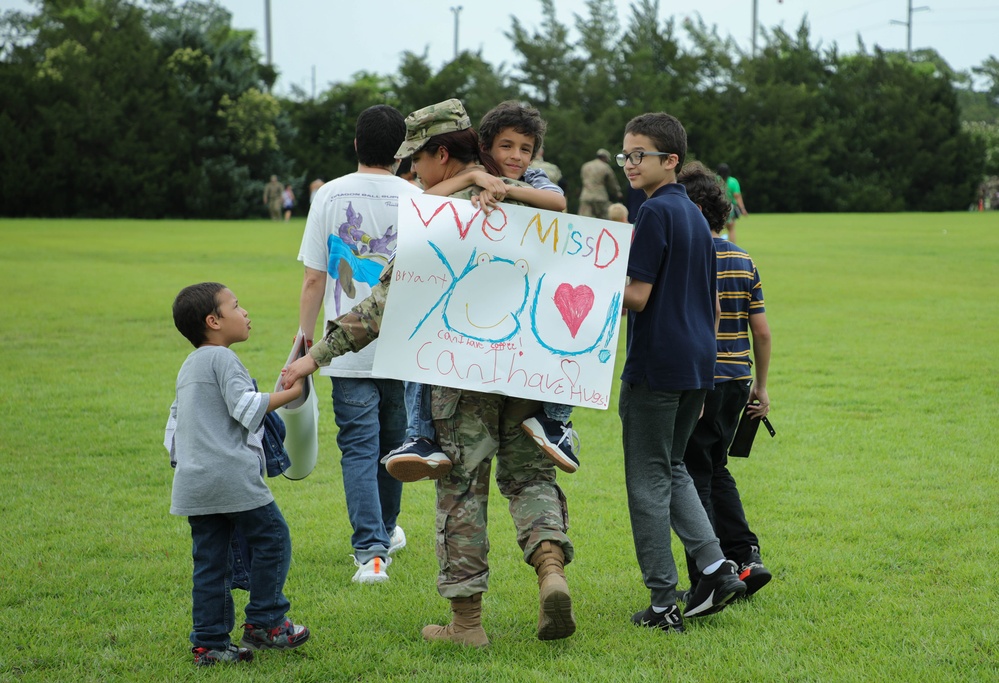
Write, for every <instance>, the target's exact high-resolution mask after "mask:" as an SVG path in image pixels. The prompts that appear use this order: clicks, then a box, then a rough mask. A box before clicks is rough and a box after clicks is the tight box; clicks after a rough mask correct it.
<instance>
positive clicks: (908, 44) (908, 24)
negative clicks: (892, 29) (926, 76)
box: [891, 0, 930, 59]
mask: <svg viewBox="0 0 999 683" xmlns="http://www.w3.org/2000/svg"><path fill="white" fill-rule="evenodd" d="M908 1H909V13H908V18H907V19H906V20H905V21H898V20H897V19H892V20H891V23H893V24H898V25H899V26H905V34H906V36H905V56H906V57H907V58H909V59H912V13H913V12H925V11H928V10H929V9H930V8H929V7H928V6H926V5H923V6H921V7H913V6H912V0H908Z"/></svg>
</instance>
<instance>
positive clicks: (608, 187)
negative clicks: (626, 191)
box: [579, 149, 621, 218]
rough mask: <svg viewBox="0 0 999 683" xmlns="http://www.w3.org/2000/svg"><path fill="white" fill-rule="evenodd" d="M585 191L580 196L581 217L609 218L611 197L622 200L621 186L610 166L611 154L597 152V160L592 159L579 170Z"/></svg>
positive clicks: (603, 150) (601, 151) (599, 150)
mask: <svg viewBox="0 0 999 683" xmlns="http://www.w3.org/2000/svg"><path fill="white" fill-rule="evenodd" d="M579 175H580V177H581V178H582V180H583V191H582V192H581V193H580V194H579V215H580V216H593V217H595V218H607V208H608V207H609V206H610V197H611V195H613V196H614V199H615V200H620V199H621V186H620V185H618V184H617V179H616V178H615V177H614V170H613V169H612V168H611V166H610V152H608V151H607V150H606V149H598V150H597V158H596V159H590V160H589V161H587V162H586V163H585V164H583V166H582V167H581V168H580V169H579Z"/></svg>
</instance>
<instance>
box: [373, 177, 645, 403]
mask: <svg viewBox="0 0 999 683" xmlns="http://www.w3.org/2000/svg"><path fill="white" fill-rule="evenodd" d="M630 242H631V226H630V225H628V224H626V223H616V222H611V221H605V220H600V219H596V218H585V217H582V216H574V215H570V214H563V213H556V212H553V211H542V210H539V209H533V208H530V207H526V206H517V205H513V204H501V205H500V206H499V207H498V208H496V209H495V210H493V211H492V212H491V213H490V214H489V215H488V216H486V214H485V212H483V211H481V210H479V209H476V208H474V207H473V206H472V204H471V202H468V201H465V200H461V199H450V198H447V197H434V196H429V195H420V196H416V197H412V198H406V199H404V200H403V201H400V204H399V239H398V245H397V251H396V258H395V271H394V273H393V281H392V285H391V289H390V293H389V297H388V303H387V305H386V308H385V312H384V316H383V319H382V326H381V333H380V337H379V341H378V349H377V351H376V353H375V364H374V372H375V374H376V375H379V376H383V377H394V378H398V379H405V380H411V381H418V382H422V383H424V384H438V385H444V386H451V387H457V388H462V389H472V390H475V391H484V392H497V393H502V394H506V395H508V396H519V397H523V398H530V399H535V400H539V401H552V402H555V403H567V404H571V405H577V406H585V407H588V408H602V409H605V408H607V405H608V400H609V395H610V388H611V381H612V378H613V371H614V355H615V350H616V348H617V334H618V327H619V323H620V320H621V300H622V291H623V289H624V281H625V274H626V269H627V261H628V248H629V245H630Z"/></svg>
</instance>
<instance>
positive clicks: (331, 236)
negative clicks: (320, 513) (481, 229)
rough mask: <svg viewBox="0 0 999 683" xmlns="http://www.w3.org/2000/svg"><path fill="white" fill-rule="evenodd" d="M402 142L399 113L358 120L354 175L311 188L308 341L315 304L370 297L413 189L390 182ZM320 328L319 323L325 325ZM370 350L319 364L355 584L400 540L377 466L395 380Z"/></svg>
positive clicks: (393, 436)
mask: <svg viewBox="0 0 999 683" xmlns="http://www.w3.org/2000/svg"><path fill="white" fill-rule="evenodd" d="M405 137H406V124H405V122H404V120H403V116H402V114H400V113H399V112H398V111H397V110H396V109H394V108H392V107H389V106H387V105H377V106H374V107H370V108H368V109H366V110H364V111H363V112H361V115H360V116H359V117H358V118H357V126H356V129H355V137H354V149H355V150H356V152H357V172H356V173H351V174H349V175H346V176H343V177H342V178H337V179H336V180H333V181H331V182H328V183H326V184H325V185H323V186H322V187H321V188H319V190H318V191H317V192H316V196H315V201H314V202H313V203H312V206H311V207H310V209H309V218H308V220H307V221H306V224H305V234H304V235H303V236H302V247H301V250H300V251H299V254H298V260H299V261H301V262H302V263H303V264H304V265H305V279H304V281H303V283H302V298H301V303H300V306H299V322H300V324H301V326H302V330H304V331H305V336H306V339H307V340H308V342H309V343H310V344H311V342H312V339H313V335H314V333H315V329H316V319H317V317H318V315H319V307H320V303H322V305H323V308H324V320H325V321H326V322H327V323H328V322H329V321H331V320H333V319H334V318H337V317H338V316H340V315H341V314H342V313H346V312H348V311H349V310H350V309H351V307H353V306H354V304H356V303H358V302H360V301H362V300H363V299H365V298H366V297H367V296H368V295H369V294H370V293H371V287H372V286H373V285H375V284H376V283H377V282H378V276H379V275H380V274H381V272H382V270H383V269H384V267H385V264H386V263H387V262H388V260H389V258H390V257H391V255H392V254H393V253H394V252H395V245H396V236H397V234H398V233H397V221H398V206H399V198H400V196H402V197H407V196H410V195H413V194H418V193H419V190H418V189H417V188H416V187H414V186H413V185H411V184H409V183H408V182H406V181H405V180H403V179H402V178H397V177H396V176H395V174H394V170H395V164H396V159H395V153H396V150H398V149H399V145H401V144H402V141H403V139H404V138H405ZM324 327H325V326H324ZM374 356H375V344H371V345H370V346H368V347H367V348H366V349H364V350H363V351H361V352H360V353H352V354H348V355H346V356H343V357H341V358H337V359H335V360H334V361H333V362H332V363H330V364H329V366H327V367H324V368H322V370H321V371H320V374H323V375H328V376H330V378H331V379H332V382H333V413H334V417H335V419H336V424H337V427H338V428H339V433H338V434H337V445H338V446H339V447H340V452H341V458H340V464H341V467H342V468H343V488H344V492H345V494H346V499H347V514H348V515H349V517H350V524H351V527H353V529H354V533H353V535H352V537H351V546H352V547H353V549H354V562H355V564H357V567H358V569H357V572H356V573H355V574H354V581H358V582H361V583H374V582H380V581H385V580H387V579H388V575H387V574H386V573H385V568H386V567H387V566H388V564H389V563H390V562H391V559H390V557H389V554H390V553H392V552H394V551H395V550H398V549H400V548H402V546H404V545H405V543H406V536H405V534H404V533H403V531H402V528H401V527H399V526H397V525H396V518H397V516H398V515H399V507H400V502H401V498H402V483H401V482H400V481H398V480H396V479H394V478H392V477H391V476H390V475H389V474H388V472H387V471H386V470H385V466H384V465H382V464H380V462H379V460H380V459H381V457H382V456H383V455H385V454H386V453H388V452H389V451H391V450H392V449H394V448H396V447H398V446H399V445H400V444H401V443H402V441H403V437H404V435H405V431H406V406H405V401H404V398H403V382H401V381H398V380H391V379H380V378H375V377H372V375H371V368H372V362H373V360H374Z"/></svg>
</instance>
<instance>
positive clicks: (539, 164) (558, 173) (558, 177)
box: [530, 147, 562, 185]
mask: <svg viewBox="0 0 999 683" xmlns="http://www.w3.org/2000/svg"><path fill="white" fill-rule="evenodd" d="M530 167H531V168H540V169H541V170H542V171H544V172H545V175H547V176H548V179H549V180H551V181H552V182H553V183H555V184H556V185H562V169H561V168H559V167H558V166H556V165H555V164H553V163H552V162H550V161H545V148H544V147H541V148H540V149H538V154H537V156H535V157H534V161H532V162H531V166H530Z"/></svg>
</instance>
